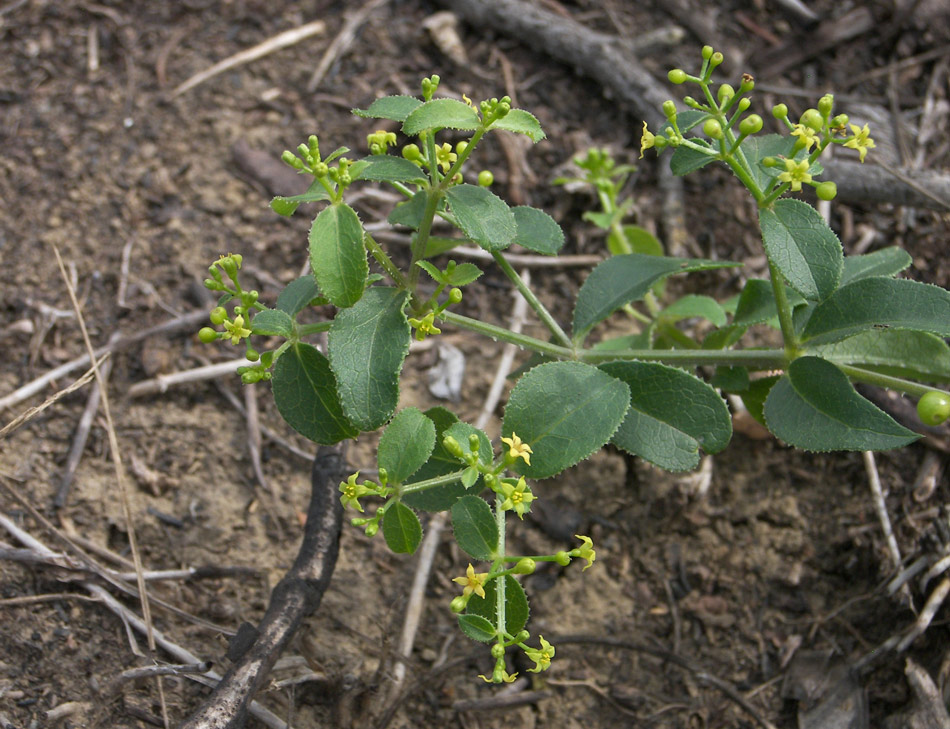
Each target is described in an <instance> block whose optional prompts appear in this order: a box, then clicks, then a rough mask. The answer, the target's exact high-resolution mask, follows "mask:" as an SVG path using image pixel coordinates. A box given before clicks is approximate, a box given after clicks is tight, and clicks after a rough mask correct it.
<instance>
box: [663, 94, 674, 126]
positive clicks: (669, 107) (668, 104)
mask: <svg viewBox="0 0 950 729" xmlns="http://www.w3.org/2000/svg"><path fill="white" fill-rule="evenodd" d="M663 113H664V114H666V118H667V119H669V120H670V121H672V120H673V119H675V118H676V104H674V103H673V101H672V100H671V99H667V100H666V101H664V102H663Z"/></svg>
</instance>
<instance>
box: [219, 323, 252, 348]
mask: <svg viewBox="0 0 950 729" xmlns="http://www.w3.org/2000/svg"><path fill="white" fill-rule="evenodd" d="M224 328H225V329H226V330H227V332H228V335H229V336H230V337H231V344H240V343H241V340H242V339H246V338H247V337H249V336H251V330H250V329H248V328H247V327H245V326H244V317H243V316H236V317H234V321H233V322H232V321H226V322H224Z"/></svg>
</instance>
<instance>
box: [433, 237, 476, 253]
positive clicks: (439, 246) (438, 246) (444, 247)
mask: <svg viewBox="0 0 950 729" xmlns="http://www.w3.org/2000/svg"><path fill="white" fill-rule="evenodd" d="M467 242H468V241H467V240H466V239H465V238H443V237H441V236H437V235H430V236H429V239H428V240H427V241H426V251H425V257H426V258H434V257H435V256H441V255H442V254H443V253H448V252H449V251H450V250H452V249H453V248H456V247H458V246H460V245H462V244H463V243H467Z"/></svg>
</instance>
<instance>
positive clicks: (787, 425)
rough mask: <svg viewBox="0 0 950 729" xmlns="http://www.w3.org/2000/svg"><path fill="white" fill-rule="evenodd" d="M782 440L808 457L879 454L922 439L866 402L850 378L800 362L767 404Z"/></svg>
mask: <svg viewBox="0 0 950 729" xmlns="http://www.w3.org/2000/svg"><path fill="white" fill-rule="evenodd" d="M764 414H765V422H766V425H767V426H768V428H769V430H770V431H772V433H773V434H775V436H776V437H778V438H781V439H782V440H783V441H785V442H786V443H788V444H789V445H792V446H795V447H796V448H802V449H804V450H807V451H878V450H886V449H888V448H900V447H901V446H905V445H907V444H908V443H912V442H913V441H915V440H917V438H919V437H920V436H919V435H917V434H916V433H914V432H913V431H912V430H908V429H907V428H905V427H903V426H902V425H899V424H898V423H896V422H895V421H894V420H893V418H891V416H890V415H888V414H887V413H885V412H884V411H883V410H880V409H878V408H877V407H876V406H875V405H873V404H872V403H871V402H869V401H868V400H865V399H864V398H863V397H861V396H860V395H859V394H858V393H857V392H855V390H854V388H853V387H852V386H851V383H850V382H848V378H847V377H846V376H845V375H844V373H843V372H842V371H841V370H839V369H838V368H837V367H835V366H834V365H833V364H831V363H830V362H826V361H825V360H823V359H820V358H819V357H799V358H798V359H796V360H795V361H793V362H792V363H791V364H790V365H789V367H788V373H787V374H785V375H784V376H782V378H781V379H780V380H779V381H778V382H777V383H776V384H775V386H774V387H773V388H772V390H771V392H769V396H768V398H767V399H766V401H765V411H764Z"/></svg>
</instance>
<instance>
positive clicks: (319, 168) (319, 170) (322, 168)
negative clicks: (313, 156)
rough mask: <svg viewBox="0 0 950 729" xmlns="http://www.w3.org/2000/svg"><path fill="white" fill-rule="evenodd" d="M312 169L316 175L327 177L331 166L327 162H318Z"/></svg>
mask: <svg viewBox="0 0 950 729" xmlns="http://www.w3.org/2000/svg"><path fill="white" fill-rule="evenodd" d="M312 169H313V174H314V176H315V177H326V176H327V174H328V173H329V172H330V167H329V166H328V165H327V163H326V162H317V163H316V164H315V165H314V166H313V168H312Z"/></svg>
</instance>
